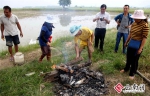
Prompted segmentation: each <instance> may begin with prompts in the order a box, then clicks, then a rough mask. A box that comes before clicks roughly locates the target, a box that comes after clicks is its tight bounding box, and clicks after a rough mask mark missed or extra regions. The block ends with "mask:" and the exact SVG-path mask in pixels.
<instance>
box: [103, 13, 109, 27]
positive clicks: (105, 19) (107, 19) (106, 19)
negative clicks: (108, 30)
mask: <svg viewBox="0 0 150 96" xmlns="http://www.w3.org/2000/svg"><path fill="white" fill-rule="evenodd" d="M103 19H104V21H105V22H106V23H107V24H109V23H110V14H109V13H108V14H107V18H103Z"/></svg>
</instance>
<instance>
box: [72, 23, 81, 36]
mask: <svg viewBox="0 0 150 96" xmlns="http://www.w3.org/2000/svg"><path fill="white" fill-rule="evenodd" d="M80 28H81V25H80V26H76V25H74V26H72V27H70V33H71V34H72V35H73V36H75V35H76V34H77V33H78V31H79V30H80Z"/></svg>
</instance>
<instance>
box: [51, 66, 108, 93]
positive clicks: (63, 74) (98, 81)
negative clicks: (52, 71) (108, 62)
mask: <svg viewBox="0 0 150 96" xmlns="http://www.w3.org/2000/svg"><path fill="white" fill-rule="evenodd" d="M90 64H91V63H83V64H78V65H73V66H66V65H61V66H55V68H56V70H57V79H56V77H55V87H54V88H53V91H54V93H55V95H56V96H101V95H105V94H107V93H108V88H107V84H105V80H104V77H103V74H102V73H100V72H95V71H91V70H90V69H89V68H87V66H89V65H90Z"/></svg>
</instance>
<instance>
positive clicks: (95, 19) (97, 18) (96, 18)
mask: <svg viewBox="0 0 150 96" xmlns="http://www.w3.org/2000/svg"><path fill="white" fill-rule="evenodd" d="M99 19H100V18H99V17H98V15H97V14H96V17H95V18H94V19H93V22H95V21H97V20H99Z"/></svg>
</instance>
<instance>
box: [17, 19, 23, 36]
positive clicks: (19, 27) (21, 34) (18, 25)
mask: <svg viewBox="0 0 150 96" xmlns="http://www.w3.org/2000/svg"><path fill="white" fill-rule="evenodd" d="M16 24H17V27H18V29H19V31H20V36H21V37H23V33H22V29H21V26H20V23H19V22H16Z"/></svg>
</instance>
